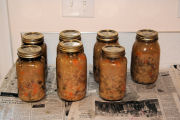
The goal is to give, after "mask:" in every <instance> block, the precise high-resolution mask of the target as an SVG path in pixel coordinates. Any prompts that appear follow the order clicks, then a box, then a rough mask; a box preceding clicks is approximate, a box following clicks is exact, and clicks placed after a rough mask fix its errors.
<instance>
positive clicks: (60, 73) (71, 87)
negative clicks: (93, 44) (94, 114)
mask: <svg viewBox="0 0 180 120" xmlns="http://www.w3.org/2000/svg"><path fill="white" fill-rule="evenodd" d="M59 46H60V47H59V49H58V51H59V52H58V55H57V58H56V72H57V74H56V75H57V87H58V95H59V96H60V98H61V99H63V100H66V101H77V100H81V99H82V98H84V97H85V95H86V84H87V60H86V56H85V54H84V49H83V44H82V42H81V41H78V40H69V41H62V42H60V43H59Z"/></svg>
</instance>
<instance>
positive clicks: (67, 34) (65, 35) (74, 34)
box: [57, 30, 81, 52]
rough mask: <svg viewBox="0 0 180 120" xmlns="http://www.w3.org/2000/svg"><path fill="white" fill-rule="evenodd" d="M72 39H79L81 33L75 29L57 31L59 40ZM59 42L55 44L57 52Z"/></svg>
mask: <svg viewBox="0 0 180 120" xmlns="http://www.w3.org/2000/svg"><path fill="white" fill-rule="evenodd" d="M72 39H77V40H79V41H81V33H80V32H79V31H77V30H63V31H62V32H60V33H59V42H61V41H64V40H72ZM59 47H60V46H59V44H58V45H57V52H58V49H59Z"/></svg>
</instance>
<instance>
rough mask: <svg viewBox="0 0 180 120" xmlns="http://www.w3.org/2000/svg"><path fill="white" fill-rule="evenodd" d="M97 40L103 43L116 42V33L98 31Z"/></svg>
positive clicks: (112, 31) (113, 31)
mask: <svg viewBox="0 0 180 120" xmlns="http://www.w3.org/2000/svg"><path fill="white" fill-rule="evenodd" d="M97 40H99V41H103V42H111V41H116V40H118V32H116V31H115V30H108V29H107V30H100V31H99V32H98V33H97Z"/></svg>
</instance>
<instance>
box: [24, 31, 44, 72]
mask: <svg viewBox="0 0 180 120" xmlns="http://www.w3.org/2000/svg"><path fill="white" fill-rule="evenodd" d="M21 37H22V43H23V45H38V46H40V47H41V49H42V55H43V56H44V58H45V63H46V66H45V68H46V70H47V46H46V44H45V43H44V35H43V34H42V33H39V32H27V33H24V34H23V35H22V36H21ZM46 72H47V71H46Z"/></svg>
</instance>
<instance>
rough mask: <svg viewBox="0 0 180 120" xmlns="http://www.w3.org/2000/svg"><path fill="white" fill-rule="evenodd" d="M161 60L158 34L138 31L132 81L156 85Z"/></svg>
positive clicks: (152, 31)
mask: <svg viewBox="0 0 180 120" xmlns="http://www.w3.org/2000/svg"><path fill="white" fill-rule="evenodd" d="M159 60H160V46H159V43H158V32H156V31H154V30H150V29H143V30H139V31H137V35H136V41H135V43H134V45H133V48H132V57H131V76H132V79H133V80H134V81H135V82H137V83H141V84H151V83H154V82H155V81H156V80H157V78H158V74H159Z"/></svg>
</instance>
